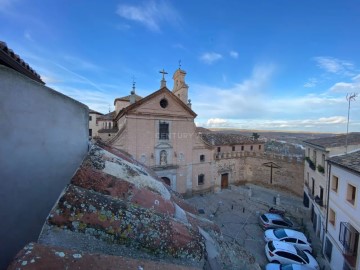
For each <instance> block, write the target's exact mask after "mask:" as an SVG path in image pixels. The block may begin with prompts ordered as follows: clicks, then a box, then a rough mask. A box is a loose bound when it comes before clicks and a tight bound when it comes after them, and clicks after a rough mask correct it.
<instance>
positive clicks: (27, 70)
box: [0, 41, 45, 84]
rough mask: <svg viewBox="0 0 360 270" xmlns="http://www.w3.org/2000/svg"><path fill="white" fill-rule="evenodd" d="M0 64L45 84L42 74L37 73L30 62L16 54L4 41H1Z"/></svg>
mask: <svg viewBox="0 0 360 270" xmlns="http://www.w3.org/2000/svg"><path fill="white" fill-rule="evenodd" d="M0 64H1V65H5V66H7V67H10V68H12V69H14V70H16V71H18V72H20V73H21V74H23V75H25V76H27V77H29V78H31V79H33V80H35V81H37V82H39V83H42V84H45V83H44V82H43V81H42V80H41V78H40V75H39V74H37V73H36V71H35V70H33V69H32V68H31V67H30V66H29V64H28V63H26V62H25V61H24V60H23V59H21V58H20V56H19V55H17V54H15V53H14V51H13V50H12V49H10V48H9V47H8V46H7V44H6V43H5V42H3V41H0Z"/></svg>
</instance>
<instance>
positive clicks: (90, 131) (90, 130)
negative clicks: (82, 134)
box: [89, 128, 92, 137]
mask: <svg viewBox="0 0 360 270" xmlns="http://www.w3.org/2000/svg"><path fill="white" fill-rule="evenodd" d="M91 136H92V129H91V128H90V129H89V137H91Z"/></svg>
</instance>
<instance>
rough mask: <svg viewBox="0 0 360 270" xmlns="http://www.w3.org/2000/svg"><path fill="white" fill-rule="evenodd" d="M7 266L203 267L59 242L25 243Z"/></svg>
mask: <svg viewBox="0 0 360 270" xmlns="http://www.w3.org/2000/svg"><path fill="white" fill-rule="evenodd" d="M16 258H17V259H16V260H14V261H13V262H12V263H11V265H10V266H9V267H8V268H7V270H17V269H28V270H39V269H51V270H64V269H88V270H99V269H108V270H118V269H122V270H138V269H144V270H158V269H164V270H165V269H173V270H195V269H200V268H195V267H190V266H182V265H175V264H170V263H165V262H160V261H150V260H145V259H134V258H129V257H122V256H111V255H105V254H99V253H98V254H96V253H95V254H94V253H89V252H83V251H78V250H72V249H66V248H63V247H58V246H47V245H41V244H38V243H30V244H28V245H26V246H25V247H24V248H23V249H22V250H21V251H20V252H19V253H18V254H17V256H16Z"/></svg>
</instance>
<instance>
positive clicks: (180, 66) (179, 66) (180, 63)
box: [179, 60, 181, 69]
mask: <svg viewBox="0 0 360 270" xmlns="http://www.w3.org/2000/svg"><path fill="white" fill-rule="evenodd" d="M179 69H181V60H179Z"/></svg>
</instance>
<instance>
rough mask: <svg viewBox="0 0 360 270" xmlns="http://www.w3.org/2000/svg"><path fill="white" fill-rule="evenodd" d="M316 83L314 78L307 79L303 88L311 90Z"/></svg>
mask: <svg viewBox="0 0 360 270" xmlns="http://www.w3.org/2000/svg"><path fill="white" fill-rule="evenodd" d="M317 83H318V80H317V79H316V78H309V79H308V81H307V82H306V83H305V84H304V87H306V88H311V87H315V86H316V85H317Z"/></svg>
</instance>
